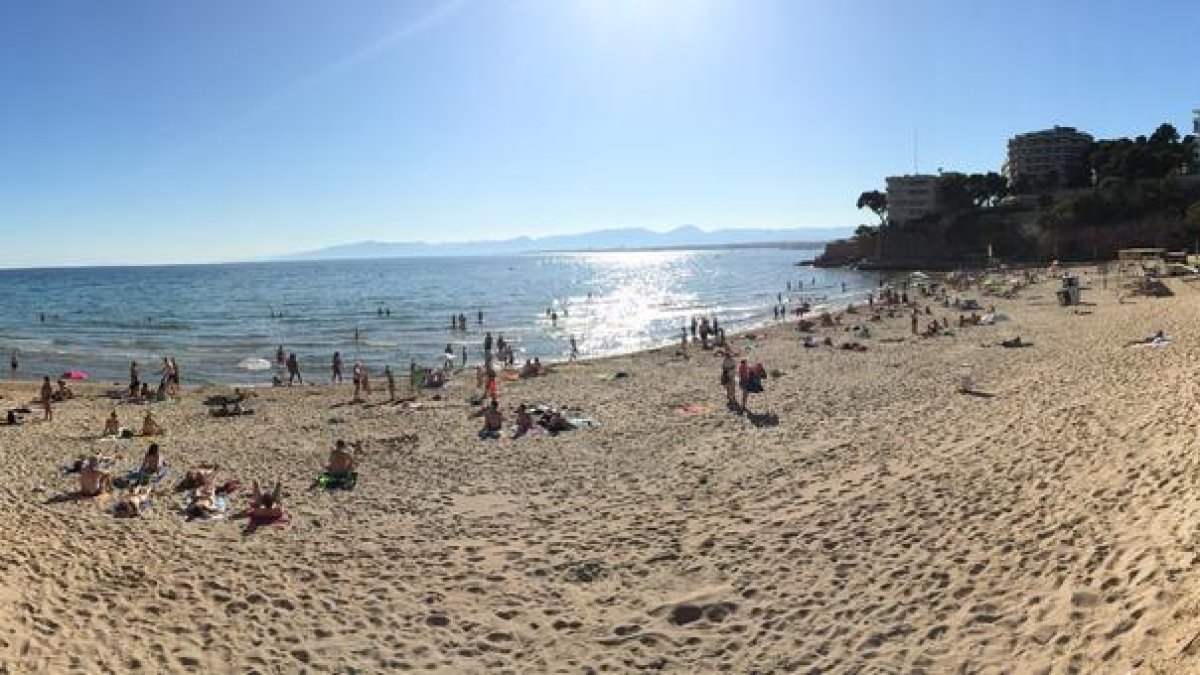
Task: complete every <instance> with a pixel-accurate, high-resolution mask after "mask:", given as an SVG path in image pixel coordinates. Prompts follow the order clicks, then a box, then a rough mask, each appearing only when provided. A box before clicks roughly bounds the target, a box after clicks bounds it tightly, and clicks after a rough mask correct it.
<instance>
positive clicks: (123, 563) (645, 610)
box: [0, 282, 1200, 673]
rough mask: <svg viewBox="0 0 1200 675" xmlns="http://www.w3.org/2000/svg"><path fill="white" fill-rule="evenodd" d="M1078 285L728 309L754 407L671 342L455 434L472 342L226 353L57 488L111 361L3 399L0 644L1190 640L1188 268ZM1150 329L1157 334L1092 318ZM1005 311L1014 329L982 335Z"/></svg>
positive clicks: (772, 654)
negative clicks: (409, 350) (580, 425)
mask: <svg viewBox="0 0 1200 675" xmlns="http://www.w3.org/2000/svg"><path fill="white" fill-rule="evenodd" d="M1095 285H1096V286H1097V287H1096V288H1087V289H1085V290H1084V300H1085V301H1086V302H1088V303H1094V304H1091V305H1088V306H1085V307H1082V308H1080V309H1081V310H1083V312H1082V313H1077V312H1075V311H1073V309H1072V308H1063V307H1059V306H1058V305H1057V303H1056V301H1055V295H1054V291H1055V289H1056V288H1057V286H1056V285H1055V283H1054V282H1044V283H1041V284H1037V285H1034V286H1032V287H1030V288H1028V289H1026V290H1025V291H1023V292H1022V294H1021V296H1020V297H1019V298H1016V299H1012V300H995V301H994V300H990V299H981V301H983V302H985V304H987V303H991V302H995V304H996V305H997V306H998V308H999V310H1000V311H1002V312H1003V313H1005V314H1007V315H1008V316H1009V317H1011V320H1009V321H1004V322H1000V323H997V324H996V325H994V326H978V327H968V328H964V329H960V330H958V331H957V333H956V335H955V336H953V337H938V338H931V339H920V338H916V337H914V336H912V335H911V334H910V332H909V320H908V318H907V316H906V315H901V316H899V317H897V318H894V319H888V320H885V321H883V322H879V323H872V324H871V329H872V333H873V334H872V337H871V338H870V339H867V340H863V342H864V343H866V344H868V345H869V351H867V352H865V353H854V352H848V351H842V350H834V349H829V348H816V349H804V348H802V347H801V346H800V345H799V342H798V337H797V332H796V330H795V328H794V327H793V326H792V325H790V324H787V325H784V324H780V325H778V326H774V327H771V328H769V329H765V330H762V331H757V332H756V333H757V335H756V337H755V338H754V339H747V338H744V337H743V338H739V339H737V340H736V341H735V344H736V345H737V346H738V347H739V348H740V349H741V350H742V351H743V352H744V353H745V354H746V357H747V358H749V359H750V360H751V361H752V362H753V361H761V362H763V364H764V365H765V366H766V368H767V369H768V370H771V371H779V372H778V373H776V374H775V375H777V376H773V377H770V378H769V379H768V380H767V382H766V389H767V391H766V393H765V394H764V395H761V396H757V397H755V398H754V399H752V400H751V409H752V410H753V411H754V412H756V413H765V412H770V413H771V414H772V415H775V416H777V423H775V420H774V418H773V417H771V416H768V415H761V416H757V417H753V418H748V417H746V416H740V415H735V414H733V413H731V412H729V411H727V410H726V408H725V404H724V392H723V390H722V389H721V388H720V387H719V386H718V383H717V380H718V376H719V363H720V360H719V359H717V358H714V357H713V355H712V354H711V353H710V352H702V351H700V350H699V349H692V350H691V351H690V352H689V358H686V359H685V358H680V357H678V356H676V355H675V351H676V350H675V348H668V349H660V350H655V351H650V352H644V353H639V354H634V355H629V356H622V357H614V358H609V359H603V360H597V361H588V362H584V363H578V364H572V365H564V366H560V367H558V368H557V369H556V372H554V373H553V374H551V375H549V376H546V377H542V378H536V379H531V380H525V381H519V382H504V383H503V384H502V386H501V391H500V401H501V403H502V405H503V407H504V408H505V410H506V413H507V414H508V415H509V417H511V408H512V407H513V406H515V405H516V404H517V403H520V402H526V403H546V404H554V405H567V406H569V408H570V409H571V410H572V411H578V413H579V414H581V415H584V416H587V417H591V418H594V419H596V420H598V421H599V422H600V426H599V427H596V428H587V429H577V430H574V431H570V432H566V433H563V434H560V435H558V436H555V437H551V436H548V435H545V436H540V437H534V438H522V439H517V440H513V439H509V438H507V437H506V438H504V439H503V440H500V441H481V440H478V439H477V438H476V431H477V430H478V429H479V427H480V422H479V419H478V418H477V417H472V416H471V414H472V413H473V412H475V411H476V410H477V408H476V407H473V406H471V405H469V403H468V399H469V398H470V397H471V395H472V393H473V390H474V384H475V382H474V374H473V373H468V374H463V375H460V376H459V377H458V378H457V379H456V380H455V381H454V382H453V383H452V384H451V385H450V386H449V387H447V388H446V389H444V390H442V391H441V400H433V399H431V398H430V395H429V394H428V393H426V394H424V395H423V396H422V397H421V399H420V406H419V407H407V406H399V405H391V404H387V403H386V402H385V401H384V399H385V396H383V395H381V394H380V393H379V392H378V387H379V386H380V384H381V379H380V378H379V376H378V374H376V375H375V377H374V378H373V384H375V386H376V388H377V391H376V392H375V394H374V395H373V396H372V397H371V399H370V400H369V402H368V403H367V404H365V405H363V404H351V403H349V400H350V398H351V387H350V386H349V385H342V386H337V387H330V386H315V387H307V386H306V387H293V388H277V389H260V390H258V397H257V398H256V399H253V401H252V407H253V408H254V409H255V410H256V414H255V415H253V416H247V417H238V418H225V419H219V418H214V417H210V416H209V415H208V413H207V410H206V408H205V407H204V405H203V403H202V402H203V400H204V398H205V397H206V396H208V395H210V394H215V393H229V391H230V390H229V389H228V388H220V387H208V388H205V389H202V390H188V391H187V392H186V393H185V395H184V397H183V399H182V400H181V401H180V402H171V403H161V404H156V405H154V406H153V410H154V412H155V416H156V417H157V418H158V419H159V421H160V423H161V424H162V425H163V426H164V427H165V428H166V430H167V434H166V436H165V437H163V438H160V439H157V440H158V441H159V442H160V444H161V445H162V447H163V451H164V453H165V458H166V460H167V462H168V466H169V467H170V468H171V473H170V474H169V475H168V476H167V477H166V479H164V480H163V482H162V483H161V484H160V486H159V488H158V490H157V491H156V494H155V498H154V502H153V506H152V507H151V508H150V510H149V511H148V512H146V513H144V514H143V515H142V516H140V517H137V518H131V519H118V518H115V517H114V516H113V514H112V511H111V506H112V503H113V501H114V499H113V498H96V499H86V500H63V499H56V497H59V496H61V495H64V494H67V493H69V492H71V491H72V490H74V489H75V488H76V486H77V484H76V481H75V480H74V477H73V476H67V477H62V476H60V475H59V472H58V468H59V467H60V466H61V465H63V464H65V463H67V462H69V461H71V460H73V459H75V458H77V457H80V456H83V455H88V454H91V453H95V452H105V453H109V454H112V453H116V454H118V455H120V456H121V457H122V459H121V460H120V461H119V462H118V466H119V467H122V468H125V469H129V468H134V467H136V465H137V464H138V462H139V461H140V459H141V457H142V454H143V453H144V451H145V448H146V446H147V444H148V440H147V439H142V438H134V439H128V440H120V441H99V440H97V437H98V436H99V434H100V431H101V429H102V427H103V424H104V418H105V417H106V416H107V415H108V413H109V412H110V410H112V409H113V408H114V405H113V403H112V402H111V401H109V400H107V399H105V398H103V397H102V396H100V395H99V394H100V392H102V391H103V390H104V389H107V388H109V387H106V386H103V385H100V384H89V385H86V386H83V387H80V388H79V390H80V391H81V392H82V393H83V395H82V396H81V397H80V398H77V399H75V400H72V401H70V402H67V403H65V404H62V405H60V406H57V407H56V409H55V419H54V420H53V422H49V423H42V422H40V421H37V419H38V418H40V412H36V411H35V414H33V415H31V416H30V421H29V422H27V423H25V424H24V425H21V426H17V427H0V441H2V443H3V447H4V453H3V456H2V458H0V530H2V531H3V532H4V533H5V535H4V546H3V550H0V572H2V573H0V600H2V601H3V606H4V608H5V611H3V612H0V671H2V672H12V673H27V672H88V673H93V672H94V673H128V672H147V673H165V672H218V673H220V672H238V673H243V672H245V673H294V672H336V673H368V672H382V671H393V670H394V671H402V670H418V671H425V672H447V673H483V672H489V673H492V672H495V673H503V672H508V673H541V672H548V673H558V672H561V673H590V672H612V673H624V672H635V671H639V670H662V671H669V672H679V673H701V672H734V673H781V672H802V673H808V672H821V673H841V672H886V673H1069V672H1076V673H1110V672H1111V673H1125V672H1130V671H1133V672H1147V673H1191V672H1196V671H1197V670H1198V669H1200V600H1197V598H1200V552H1198V551H1197V544H1198V543H1200V536H1198V535H1200V529H1198V528H1200V500H1198V499H1197V498H1196V496H1195V493H1196V486H1197V480H1198V479H1200V455H1198V454H1197V448H1200V432H1198V431H1197V430H1196V427H1195V426H1194V424H1193V422H1194V419H1195V418H1194V417H1193V416H1192V413H1195V412H1198V411H1197V403H1196V395H1197V392H1198V390H1200V385H1198V384H1197V380H1196V378H1195V365H1194V364H1195V363H1196V362H1197V360H1198V359H1200V336H1198V335H1197V333H1196V326H1197V325H1200V302H1198V300H1200V288H1197V287H1193V286H1191V285H1189V284H1187V283H1184V282H1170V286H1171V288H1172V289H1173V290H1174V291H1175V293H1176V295H1175V296H1174V297H1170V298H1161V299H1148V298H1138V299H1135V300H1130V301H1127V302H1125V303H1123V304H1122V303H1118V299H1117V293H1116V291H1115V285H1110V287H1109V289H1108V290H1101V289H1100V288H1099V287H1098V286H1099V284H1098V283H1097V284H1095ZM963 295H965V296H972V297H978V294H976V293H971V292H968V293H964V294H963ZM934 315H935V316H939V317H950V318H954V317H956V316H957V313H956V312H954V311H953V310H945V309H941V308H940V307H936V308H935V310H934ZM1158 329H1162V330H1165V331H1166V332H1167V333H1169V334H1171V335H1172V336H1173V341H1172V342H1171V343H1170V344H1169V345H1168V346H1165V347H1126V346H1124V345H1125V343H1126V342H1128V341H1129V340H1133V339H1136V338H1139V337H1143V336H1145V335H1147V334H1149V333H1152V332H1153V331H1155V330H1158ZM825 334H828V335H831V336H832V337H833V338H834V340H835V341H841V340H843V339H847V338H848V337H849V334H848V333H845V332H842V331H841V330H840V329H825V330H824V332H821V331H818V333H817V335H818V336H821V335H825ZM1016 335H1020V336H1021V337H1022V338H1023V339H1024V340H1027V341H1030V342H1032V343H1033V346H1032V347H1028V348H1023V349H1005V348H1002V347H1000V346H999V344H998V343H999V342H1000V341H1001V340H1003V339H1007V338H1011V337H1013V336H1016ZM181 366H182V368H183V369H184V372H186V367H187V364H186V363H183V364H181ZM376 372H377V370H376ZM618 372H626V373H629V374H630V376H629V377H623V378H614V377H613V375H614V374H616V373H618ZM964 373H969V375H970V377H971V378H972V379H973V380H974V382H975V387H976V389H977V390H978V391H977V392H976V394H974V395H971V394H960V393H956V391H955V389H956V386H957V385H958V382H959V380H960V378H961V377H962V375H963V374H964ZM309 376H310V377H314V378H315V377H317V373H315V372H313V373H309ZM0 393H2V394H3V399H0V404H3V405H4V406H5V407H6V408H7V407H11V406H12V405H15V404H18V403H23V402H27V401H29V400H30V399H31V398H32V397H33V396H34V395H35V394H36V384H35V383H8V384H5V385H3V386H2V387H0ZM31 407H34V406H31ZM115 409H116V410H117V411H118V414H119V415H120V417H121V420H122V422H123V423H124V424H125V425H126V426H134V427H136V426H138V425H139V420H140V418H141V415H142V414H143V412H144V407H143V406H138V405H125V404H122V405H116V406H115ZM573 414H574V413H573ZM756 422H757V423H756ZM337 438H344V439H346V440H348V441H360V440H361V441H365V442H366V448H365V450H364V451H363V453H362V456H361V457H360V460H359V461H360V466H359V480H358V484H357V486H356V487H355V489H353V490H349V491H323V490H312V489H310V488H309V484H310V483H311V482H312V480H313V478H314V477H315V476H316V475H317V473H318V472H319V471H320V470H321V468H322V467H323V466H324V463H325V461H326V459H327V457H328V454H329V448H330V447H331V445H332V444H333V442H334V440H335V439H337ZM201 462H214V463H216V464H218V465H219V466H220V467H221V468H220V472H219V477H220V480H225V479H236V480H238V481H240V482H241V484H242V487H241V489H240V490H238V491H237V492H235V493H234V494H233V496H232V501H233V503H234V505H236V506H238V507H240V506H244V505H245V503H246V501H247V500H248V493H249V487H248V486H249V485H250V482H251V481H254V480H258V481H272V482H273V481H274V480H276V479H280V480H282V482H283V485H284V489H285V494H284V504H285V508H286V510H287V512H288V514H289V521H288V522H287V523H286V524H284V525H276V526H268V527H263V528H259V529H257V530H256V531H254V532H252V533H246V532H244V528H245V523H244V522H243V521H238V520H232V519H230V520H225V521H217V522H187V521H185V519H184V517H183V516H182V515H181V512H180V511H181V506H182V497H181V496H180V494H179V493H176V492H174V491H173V490H172V486H173V485H174V483H175V482H176V481H177V480H178V479H179V478H180V477H181V475H182V472H183V470H184V469H186V468H187V467H188V466H190V465H193V464H197V463H201ZM118 494H119V493H118Z"/></svg>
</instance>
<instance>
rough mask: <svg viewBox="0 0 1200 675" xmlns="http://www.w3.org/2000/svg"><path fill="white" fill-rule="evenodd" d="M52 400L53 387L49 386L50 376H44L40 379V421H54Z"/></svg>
mask: <svg viewBox="0 0 1200 675" xmlns="http://www.w3.org/2000/svg"><path fill="white" fill-rule="evenodd" d="M53 399H54V387H53V386H51V385H50V376H49V375H46V376H45V377H43V378H42V419H44V420H46V421H47V422H49V421H50V420H52V419H54V409H53V407H52V401H53Z"/></svg>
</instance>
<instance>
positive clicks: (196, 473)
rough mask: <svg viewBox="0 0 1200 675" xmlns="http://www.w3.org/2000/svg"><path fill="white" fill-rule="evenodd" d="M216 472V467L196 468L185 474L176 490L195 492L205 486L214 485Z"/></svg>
mask: <svg viewBox="0 0 1200 675" xmlns="http://www.w3.org/2000/svg"><path fill="white" fill-rule="evenodd" d="M216 472H217V467H216V466H194V467H192V468H190V469H188V470H187V471H186V472H185V473H184V474H183V478H182V479H180V481H179V483H178V484H176V485H175V489H176V490H180V491H183V490H194V489H196V488H198V487H201V486H203V485H212V482H213V477H214V476H215V475H216Z"/></svg>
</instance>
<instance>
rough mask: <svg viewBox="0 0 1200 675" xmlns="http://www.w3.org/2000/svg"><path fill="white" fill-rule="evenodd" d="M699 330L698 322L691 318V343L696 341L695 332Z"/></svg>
mask: <svg viewBox="0 0 1200 675" xmlns="http://www.w3.org/2000/svg"><path fill="white" fill-rule="evenodd" d="M699 329H700V322H699V321H696V317H695V316H693V317H692V342H695V341H696V331H697V330H699Z"/></svg>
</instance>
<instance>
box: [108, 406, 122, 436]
mask: <svg viewBox="0 0 1200 675" xmlns="http://www.w3.org/2000/svg"><path fill="white" fill-rule="evenodd" d="M120 434H121V420H119V419H117V411H116V410H114V411H112V412H111V413H109V415H108V419H107V420H105V421H104V435H105V436H119V435H120Z"/></svg>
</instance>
